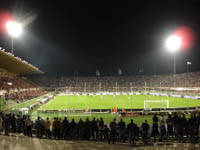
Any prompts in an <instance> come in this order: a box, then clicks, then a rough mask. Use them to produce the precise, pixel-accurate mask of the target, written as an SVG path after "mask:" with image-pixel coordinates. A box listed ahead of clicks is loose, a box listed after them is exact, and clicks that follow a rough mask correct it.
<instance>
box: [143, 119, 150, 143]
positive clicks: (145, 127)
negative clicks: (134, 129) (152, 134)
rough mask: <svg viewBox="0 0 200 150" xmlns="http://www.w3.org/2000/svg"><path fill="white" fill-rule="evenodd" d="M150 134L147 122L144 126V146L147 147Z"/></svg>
mask: <svg viewBox="0 0 200 150" xmlns="http://www.w3.org/2000/svg"><path fill="white" fill-rule="evenodd" d="M148 134H149V124H148V123H147V120H145V122H144V123H143V124H142V141H143V143H144V145H147V139H148Z"/></svg>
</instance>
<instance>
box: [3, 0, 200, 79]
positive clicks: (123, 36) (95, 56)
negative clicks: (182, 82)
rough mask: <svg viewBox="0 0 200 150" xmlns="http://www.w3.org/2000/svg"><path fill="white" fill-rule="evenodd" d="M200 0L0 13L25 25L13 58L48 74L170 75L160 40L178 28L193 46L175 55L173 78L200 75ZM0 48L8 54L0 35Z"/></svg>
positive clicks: (19, 8) (11, 1) (42, 4)
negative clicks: (189, 36) (189, 73)
mask: <svg viewBox="0 0 200 150" xmlns="http://www.w3.org/2000/svg"><path fill="white" fill-rule="evenodd" d="M199 8H200V2H199V0H187V1H186V0H185V1H184V0H181V1H175V0H172V1H170V0H165V1H164V0H159V1H154V0H145V1H133V0H132V1H84V0H82V1H52V2H51V1H43V0H40V1H34V0H33V1H31V0H6V1H0V11H1V12H2V11H3V12H5V11H6V12H8V13H10V14H12V15H13V16H15V18H16V19H17V20H19V21H20V22H23V23H24V22H26V25H25V27H24V32H23V34H22V35H21V36H20V37H19V38H18V39H15V41H14V53H15V55H16V56H19V57H21V58H23V59H24V60H26V61H28V62H30V63H31V64H33V65H35V66H37V67H38V68H39V69H41V70H42V71H44V72H45V73H46V74H47V75H54V76H61V75H79V76H94V75H95V74H96V69H98V70H99V71H100V74H101V75H103V76H107V75H117V69H118V68H121V70H122V74H123V75H136V74H138V71H139V68H142V70H143V74H147V75H151V74H155V73H156V74H166V73H167V74H169V73H172V71H173V57H172V54H171V53H169V52H168V51H167V49H166V48H165V39H166V37H167V36H168V35H170V34H171V33H172V32H174V31H175V30H176V29H177V28H180V27H186V28H187V29H188V28H189V29H190V32H191V33H192V35H193V37H192V39H193V40H192V44H191V45H190V46H189V47H187V48H185V49H181V50H180V51H179V52H177V53H176V59H177V73H183V72H186V62H187V61H190V62H191V63H192V65H191V66H190V68H189V69H190V71H199V70H200V59H199V58H200V9H199ZM0 46H1V47H3V48H5V49H6V50H7V51H10V49H11V40H10V37H9V36H8V35H7V34H6V33H5V32H3V31H1V33H0Z"/></svg>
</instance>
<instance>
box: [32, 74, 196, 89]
mask: <svg viewBox="0 0 200 150" xmlns="http://www.w3.org/2000/svg"><path fill="white" fill-rule="evenodd" d="M33 81H34V82H36V83H38V84H41V85H43V86H46V87H53V88H64V89H70V90H71V91H72V92H73V91H74V92H79V91H80V92H83V91H87V92H97V91H109V92H131V91H140V90H157V91H161V90H162V91H166V90H167V91H174V90H175V91H177V92H181V90H182V91H184V92H186V93H187V92H190V93H196V92H199V91H200V89H199V88H200V82H199V81H200V72H192V73H182V74H177V75H176V76H173V75H151V76H147V75H138V76H100V77H95V76H94V77H67V76H64V77H61V78H48V77H41V78H35V79H34V80H33ZM181 88H182V89H181Z"/></svg>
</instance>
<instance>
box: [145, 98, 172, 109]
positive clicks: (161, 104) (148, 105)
mask: <svg viewBox="0 0 200 150" xmlns="http://www.w3.org/2000/svg"><path fill="white" fill-rule="evenodd" d="M152 108H169V100H144V109H152Z"/></svg>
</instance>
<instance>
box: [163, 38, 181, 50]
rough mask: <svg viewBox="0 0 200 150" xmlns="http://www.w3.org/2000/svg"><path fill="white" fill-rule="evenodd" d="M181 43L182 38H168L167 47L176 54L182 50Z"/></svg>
mask: <svg viewBox="0 0 200 150" xmlns="http://www.w3.org/2000/svg"><path fill="white" fill-rule="evenodd" d="M181 42H182V40H181V38H180V37H178V36H174V35H172V36H170V37H168V38H167V41H166V47H167V48H168V49H169V51H171V52H175V51H177V50H178V49H179V48H180V46H181Z"/></svg>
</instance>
